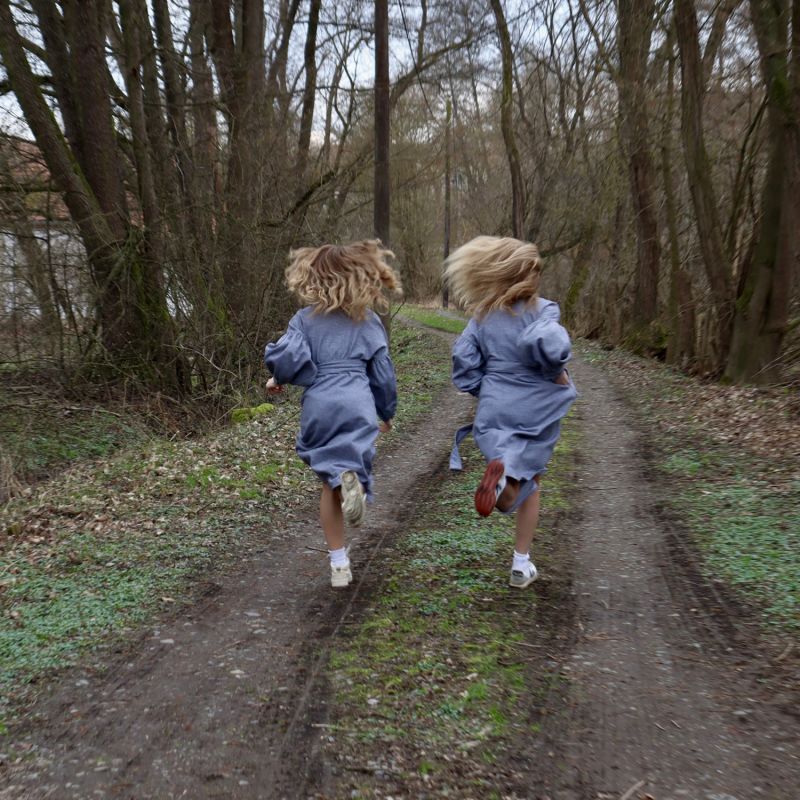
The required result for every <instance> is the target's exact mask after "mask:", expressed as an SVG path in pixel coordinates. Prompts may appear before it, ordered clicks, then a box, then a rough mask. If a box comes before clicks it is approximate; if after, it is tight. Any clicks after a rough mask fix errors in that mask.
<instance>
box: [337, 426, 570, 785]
mask: <svg viewBox="0 0 800 800" xmlns="http://www.w3.org/2000/svg"><path fill="white" fill-rule="evenodd" d="M575 437H576V432H575V430H574V426H573V425H572V423H569V422H568V423H567V425H566V426H565V434H564V436H563V437H562V440H561V442H560V443H559V446H558V448H557V449H556V454H555V456H554V459H553V463H552V464H551V469H550V471H549V472H548V475H547V479H546V481H545V485H544V486H545V490H544V494H543V498H542V504H543V508H544V513H543V516H542V525H541V528H540V531H539V532H538V533H537V538H536V542H535V543H534V555H535V560H536V562H537V565H538V566H539V567H540V570H541V571H542V573H543V575H545V576H547V574H548V570H550V569H557V568H556V567H554V566H553V562H552V561H551V559H554V558H555V556H554V552H555V550H556V539H555V533H556V531H555V528H554V525H553V523H552V520H554V519H555V516H554V510H558V509H563V508H564V507H565V504H566V501H565V498H566V496H567V492H568V490H569V486H570V480H571V476H572V471H573V468H574V467H573V465H574V460H573V459H574V449H575V444H576V442H575ZM465 450H466V451H467V457H466V460H465V464H466V471H465V472H464V473H463V474H461V475H458V476H453V477H451V478H449V479H447V480H445V481H444V482H443V483H442V486H441V491H440V492H439V493H438V494H437V497H436V498H435V500H434V501H431V502H430V503H429V504H428V505H427V506H426V510H424V511H423V513H422V514H421V515H420V520H419V522H418V523H416V524H415V525H414V527H413V528H412V529H411V530H410V531H409V532H408V534H407V535H405V536H404V537H403V539H402V541H400V542H399V543H398V544H397V545H395V548H396V550H395V551H394V552H392V553H390V554H386V555H385V556H384V557H385V558H387V559H389V558H390V565H391V566H390V577H389V578H388V579H387V580H386V582H385V583H384V585H383V586H382V589H381V592H380V595H379V596H378V597H377V598H376V600H375V603H374V605H373V607H372V608H371V609H370V612H369V613H368V614H367V616H366V618H365V619H364V620H363V622H362V623H361V624H360V626H359V627H358V628H357V629H355V630H354V631H353V632H352V633H351V634H350V635H349V636H348V637H346V638H344V639H342V640H340V642H339V643H337V646H336V649H335V650H334V652H333V653H332V655H331V660H330V673H329V674H330V676H331V682H332V685H333V688H334V702H335V714H334V719H335V721H336V727H337V728H340V729H341V730H343V731H346V732H347V733H346V735H339V736H337V737H336V743H335V745H332V746H331V747H332V754H331V757H332V758H338V759H340V760H341V761H343V762H344V763H345V764H347V763H348V760H353V761H357V762H358V763H361V764H363V763H374V764H385V763H387V761H389V760H391V761H392V764H390V765H389V766H390V771H392V772H393V777H394V779H396V780H397V781H399V783H400V785H402V786H403V787H404V789H405V791H406V794H407V795H408V796H414V795H415V791H414V789H413V783H414V781H415V780H416V781H418V780H420V779H422V780H423V781H424V788H425V794H429V796H439V794H438V793H437V792H439V791H440V790H441V791H445V790H446V789H448V786H450V787H452V785H453V784H452V782H453V780H454V775H457V776H458V778H457V780H458V793H459V796H461V795H462V794H463V793H469V791H468V790H470V791H471V792H472V794H470V796H473V795H474V796H488V795H487V794H485V793H483V794H482V792H485V791H488V790H489V789H490V788H491V787H492V772H493V769H492V765H493V764H495V763H496V762H497V761H498V760H499V759H501V758H503V757H504V754H505V753H507V751H508V749H509V748H511V747H513V746H516V745H515V743H517V744H518V743H519V741H520V737H525V740H526V741H529V740H530V737H531V735H532V733H534V730H533V729H532V728H531V721H530V719H529V716H528V715H529V714H530V712H531V705H532V704H534V705H535V703H536V702H537V697H541V696H543V695H544V694H546V692H547V691H548V690H549V688H550V686H551V685H552V680H553V678H552V676H551V675H550V674H549V673H548V672H547V669H544V670H543V671H541V672H537V673H535V674H532V673H531V670H530V669H529V667H528V666H527V664H528V658H529V657H530V655H531V653H532V652H536V651H535V650H530V649H526V647H525V643H524V640H525V639H527V638H528V637H531V638H535V637H536V636H537V635H546V634H544V633H543V629H544V627H545V626H544V625H542V626H541V628H538V627H536V626H537V621H540V619H539V602H538V600H537V593H536V591H535V590H534V589H531V590H527V591H525V592H518V591H516V590H513V589H511V588H509V586H508V570H509V568H510V563H511V554H512V550H513V518H510V517H506V516H503V515H500V514H493V515H492V516H490V517H489V518H487V519H482V518H479V517H477V515H476V514H475V512H474V509H473V506H472V492H473V490H474V486H475V483H476V481H477V480H478V479H479V478H480V475H481V474H482V471H483V468H484V463H483V460H482V458H481V457H480V454H479V453H477V451H476V450H475V448H474V447H471V446H466V447H465ZM545 579H547V578H545ZM565 585H568V581H566V580H565ZM442 754H447V760H444V759H443V758H442ZM344 774H346V775H347V776H348V778H347V780H349V781H350V783H349V784H348V785H347V786H346V787H342V790H343V792H344V791H345V790H347V791H350V792H351V793H352V796H356V797H367V796H373V793H374V792H373V790H372V789H371V788H370V787H371V784H370V780H369V779H368V778H364V779H358V778H355V777H352V778H351V777H350V776H351V775H353V773H352V772H347V771H345V773H344ZM386 790H387V791H388V788H387V789H386ZM337 796H338V795H337ZM341 796H351V795H350V794H346V793H345V794H342V795H341ZM442 796H444V794H442Z"/></svg>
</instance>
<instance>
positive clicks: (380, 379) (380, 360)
mask: <svg viewBox="0 0 800 800" xmlns="http://www.w3.org/2000/svg"><path fill="white" fill-rule="evenodd" d="M367 377H368V378H369V388H370V389H371V390H372V396H373V398H374V399H375V410H376V411H377V412H378V417H379V418H380V420H381V423H382V424H380V425H379V426H378V427H379V428H380V429H381V433H386V432H387V431H388V430H389V429H390V428H391V427H392V424H391V421H392V419H393V418H394V415H395V412H396V411H397V377H396V375H395V372H394V364H392V359H391V358H390V357H389V351H388V349H387V348H386V347H385V346H383V347H381V348H380V349H379V350H378V351H377V352H376V353H375V355H374V356H372V358H371V359H370V360H369V361H368V362H367Z"/></svg>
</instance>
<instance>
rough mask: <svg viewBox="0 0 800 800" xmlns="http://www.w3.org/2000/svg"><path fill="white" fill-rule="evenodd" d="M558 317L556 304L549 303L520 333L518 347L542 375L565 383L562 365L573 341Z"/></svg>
mask: <svg viewBox="0 0 800 800" xmlns="http://www.w3.org/2000/svg"><path fill="white" fill-rule="evenodd" d="M560 318H561V312H560V311H559V308H558V305H557V304H556V303H552V302H548V303H547V304H546V305H545V307H544V308H543V309H542V311H541V312H540V314H539V315H538V316H537V318H536V320H535V321H534V322H532V323H531V324H530V325H528V327H527V328H525V330H524V331H522V333H521V334H520V335H519V338H518V339H517V346H518V347H519V348H520V350H521V351H522V356H523V359H524V360H525V361H527V362H528V363H530V364H531V365H533V366H535V367H538V368H539V369H540V370H541V372H542V375H543V376H544V377H545V378H547V379H548V380H551V381H553V382H554V383H558V384H561V385H562V386H568V385H569V377H568V376H567V373H566V372H565V367H566V365H567V362H568V361H569V360H570V358H571V357H572V343H571V342H570V339H569V334H568V333H567V330H566V328H564V326H563V325H561V324H560V322H559V320H560Z"/></svg>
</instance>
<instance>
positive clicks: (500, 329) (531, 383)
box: [450, 298, 578, 513]
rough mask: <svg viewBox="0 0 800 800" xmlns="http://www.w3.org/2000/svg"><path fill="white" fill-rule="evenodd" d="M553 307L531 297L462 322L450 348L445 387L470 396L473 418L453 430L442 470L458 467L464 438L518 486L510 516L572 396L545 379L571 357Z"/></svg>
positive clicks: (531, 486) (546, 456) (533, 485)
mask: <svg viewBox="0 0 800 800" xmlns="http://www.w3.org/2000/svg"><path fill="white" fill-rule="evenodd" d="M560 316H561V315H560V312H559V308H558V304H557V303H554V302H552V301H550V300H545V299H544V298H538V299H537V301H536V303H535V304H533V305H529V304H526V303H524V302H519V303H517V304H516V305H515V306H514V308H513V310H512V312H509V311H494V312H492V313H490V314H487V316H486V317H485V318H484V319H482V320H481V321H476V320H475V319H472V320H470V322H469V324H468V325H467V327H466V328H465V330H464V332H463V333H462V334H461V336H460V337H459V338H458V339H457V340H456V342H455V344H454V345H453V383H455V385H456V386H457V387H458V388H459V389H460V390H461V391H464V392H469V393H470V394H473V395H476V396H477V397H478V408H477V410H476V412H475V420H474V422H473V423H472V424H471V425H467V426H465V427H463V428H461V429H460V430H459V431H458V432H457V433H456V442H455V446H454V448H453V452H452V453H451V456H450V468H451V469H454V470H460V469H461V468H462V464H461V457H460V455H459V452H458V446H459V444H460V443H461V442H462V441H463V439H464V438H466V437H467V436H468V435H469V434H470V433H471V434H472V435H473V436H474V438H475V442H476V443H477V445H478V447H479V449H480V451H481V453H483V455H484V457H485V458H486V460H487V461H492V460H493V459H500V460H501V461H502V462H503V465H504V466H505V471H506V476H508V477H511V478H516V479H517V480H518V481H520V492H519V495H518V497H517V500H516V502H515V503H514V506H513V507H512V508H511V509H509V511H508V512H507V513H511V512H513V511H515V510H516V509H517V508H518V507H519V506H520V504H521V503H522V502H524V500H525V499H527V497H529V496H530V495H531V494H533V493H534V492H535V491H536V489H537V488H538V485H537V482H536V481H534V480H533V477H534V476H535V475H539V474H541V473H542V472H544V471H545V468H546V466H547V462H548V461H549V460H550V457H551V456H552V454H553V448H554V447H555V446H556V442H557V441H558V437H559V434H560V432H561V420H562V418H563V417H564V416H565V415H566V414H567V412H568V411H569V408H570V406H571V405H572V403H573V402H574V401H575V398H576V397H577V396H578V393H577V391H576V389H575V385H574V384H573V382H572V379H571V378H570V380H569V385H561V384H557V383H554V382H553V381H554V380H555V379H556V378H557V377H558V376H559V375H560V374H561V373H562V372H563V371H564V367H565V366H566V364H567V362H568V361H569V359H570V357H571V350H572V348H571V344H570V339H569V334H567V331H566V330H565V329H564V327H563V326H562V325H561V324H560V323H559V319H560Z"/></svg>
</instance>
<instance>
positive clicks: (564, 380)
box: [553, 370, 569, 386]
mask: <svg viewBox="0 0 800 800" xmlns="http://www.w3.org/2000/svg"><path fill="white" fill-rule="evenodd" d="M553 383H557V384H558V385H559V386H569V375H567V371H566V370H564V371H563V372H562V373H561V374H560V375H559V376H558V377H557V378H556V379H555V380H554V381H553Z"/></svg>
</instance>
